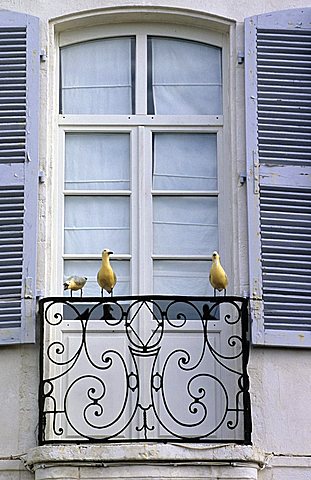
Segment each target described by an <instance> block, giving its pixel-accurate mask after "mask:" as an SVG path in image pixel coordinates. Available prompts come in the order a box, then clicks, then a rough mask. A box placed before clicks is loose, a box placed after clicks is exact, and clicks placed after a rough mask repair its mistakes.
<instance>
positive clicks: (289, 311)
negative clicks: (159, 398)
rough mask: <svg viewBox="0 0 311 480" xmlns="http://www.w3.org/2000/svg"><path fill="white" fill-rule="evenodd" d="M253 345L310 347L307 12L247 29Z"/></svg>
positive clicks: (268, 18) (310, 49) (310, 44)
mask: <svg viewBox="0 0 311 480" xmlns="http://www.w3.org/2000/svg"><path fill="white" fill-rule="evenodd" d="M245 73H246V77H245V90H246V138H247V145H246V146H247V165H248V167H247V168H248V182H247V190H248V223H249V256H250V288H251V305H252V309H251V312H252V321H253V328H252V333H253V342H254V343H255V344H262V345H284V346H297V347H299V346H302V347H304V346H311V135H310V133H311V9H310V8H306V9H295V10H286V11H281V12H273V13H269V14H264V15H258V16H255V17H251V18H248V19H247V20H246V23H245Z"/></svg>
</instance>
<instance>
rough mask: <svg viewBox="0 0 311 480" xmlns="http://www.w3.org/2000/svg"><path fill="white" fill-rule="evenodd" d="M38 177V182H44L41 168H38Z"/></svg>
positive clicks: (43, 173)
mask: <svg viewBox="0 0 311 480" xmlns="http://www.w3.org/2000/svg"><path fill="white" fill-rule="evenodd" d="M38 177H39V182H40V183H44V182H45V172H44V171H43V170H39V173H38Z"/></svg>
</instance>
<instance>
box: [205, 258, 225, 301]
mask: <svg viewBox="0 0 311 480" xmlns="http://www.w3.org/2000/svg"><path fill="white" fill-rule="evenodd" d="M209 281H210V284H211V285H212V287H213V289H214V296H216V290H218V291H219V292H221V291H222V290H224V291H225V295H226V288H227V285H228V277H227V275H226V272H225V271H224V269H223V268H222V266H221V264H220V258H219V254H218V252H213V255H212V266H211V269H210V273H209Z"/></svg>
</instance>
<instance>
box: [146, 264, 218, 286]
mask: <svg viewBox="0 0 311 480" xmlns="http://www.w3.org/2000/svg"><path fill="white" fill-rule="evenodd" d="M153 266H154V274H153V276H154V293H155V294H157V295H212V293H213V291H212V287H211V286H210V283H209V281H208V276H209V270H210V267H211V262H208V261H191V262H190V261H180V260H178V261H173V260H156V261H154V265H153Z"/></svg>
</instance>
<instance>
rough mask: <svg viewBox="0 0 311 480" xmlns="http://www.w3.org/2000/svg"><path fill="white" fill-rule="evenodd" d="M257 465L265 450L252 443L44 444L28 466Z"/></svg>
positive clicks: (28, 459) (33, 452) (28, 460)
mask: <svg viewBox="0 0 311 480" xmlns="http://www.w3.org/2000/svg"><path fill="white" fill-rule="evenodd" d="M150 462H155V463H161V464H201V463H203V464H206V463H210V464H230V465H233V464H235V463H242V464H245V463H247V464H253V465H254V466H256V467H257V468H261V467H262V466H263V465H264V462H265V456H264V454H263V453H262V452H260V451H259V450H258V449H256V448H254V447H252V446H244V445H243V446H241V445H206V444H204V445H203V444H172V443H166V444H162V443H159V444H149V443H143V444H142V443H140V444H125V443H122V444H121V443H119V444H109V445H107V444H105V445H103V444H96V445H94V444H92V445H75V444H70V445H68V444H67V445H44V446H41V447H35V448H33V449H32V450H30V451H29V452H28V454H27V457H26V462H25V463H26V465H27V466H29V467H34V466H35V465H39V464H41V465H42V464H50V463H53V464H60V463H67V464H68V463H70V464H75V463H77V465H78V464H82V463H83V464H84V463H92V464H98V465H106V464H107V465H109V464H114V463H118V464H129V463H131V464H137V463H150Z"/></svg>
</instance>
